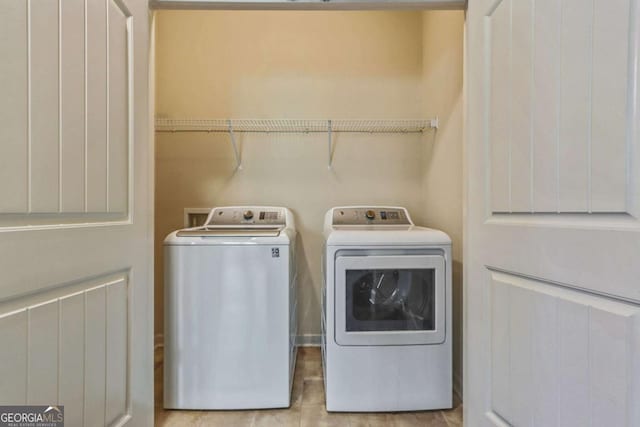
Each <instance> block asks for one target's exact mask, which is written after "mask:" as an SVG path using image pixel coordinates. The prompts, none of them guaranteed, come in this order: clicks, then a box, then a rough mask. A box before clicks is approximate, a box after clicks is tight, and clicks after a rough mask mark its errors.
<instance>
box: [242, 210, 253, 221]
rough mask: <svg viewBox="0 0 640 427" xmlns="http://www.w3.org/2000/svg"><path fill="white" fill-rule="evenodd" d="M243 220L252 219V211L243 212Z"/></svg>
mask: <svg viewBox="0 0 640 427" xmlns="http://www.w3.org/2000/svg"><path fill="white" fill-rule="evenodd" d="M243 216H244V219H246V220H249V219H251V218H253V212H252V211H244V214H243Z"/></svg>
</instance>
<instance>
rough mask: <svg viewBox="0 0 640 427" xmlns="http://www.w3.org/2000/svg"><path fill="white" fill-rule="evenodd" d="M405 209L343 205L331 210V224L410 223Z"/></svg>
mask: <svg viewBox="0 0 640 427" xmlns="http://www.w3.org/2000/svg"><path fill="white" fill-rule="evenodd" d="M412 224H413V223H412V222H411V218H409V214H408V213H407V211H406V209H403V208H386V207H345V208H335V209H334V210H333V225H412Z"/></svg>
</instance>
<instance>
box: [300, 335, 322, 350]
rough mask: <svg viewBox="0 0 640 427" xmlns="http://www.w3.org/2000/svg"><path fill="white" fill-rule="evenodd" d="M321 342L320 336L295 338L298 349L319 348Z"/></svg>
mask: <svg viewBox="0 0 640 427" xmlns="http://www.w3.org/2000/svg"><path fill="white" fill-rule="evenodd" d="M321 342H322V335H320V334H305V335H298V336H297V337H296V345H297V346H298V347H319V346H320V343H321Z"/></svg>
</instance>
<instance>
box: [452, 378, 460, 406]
mask: <svg viewBox="0 0 640 427" xmlns="http://www.w3.org/2000/svg"><path fill="white" fill-rule="evenodd" d="M453 392H454V393H455V394H456V396H458V399H460V401H461V402H462V376H461V375H460V373H458V372H454V373H453Z"/></svg>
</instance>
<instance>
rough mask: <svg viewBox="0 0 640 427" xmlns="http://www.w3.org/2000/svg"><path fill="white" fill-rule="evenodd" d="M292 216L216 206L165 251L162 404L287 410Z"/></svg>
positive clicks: (292, 320)
mask: <svg viewBox="0 0 640 427" xmlns="http://www.w3.org/2000/svg"><path fill="white" fill-rule="evenodd" d="M295 239H296V230H295V226H294V221H293V216H292V214H291V212H290V211H289V210H288V209H286V208H275V207H259V206H255V207H253V206H252V207H246V206H245V207H223V208H215V209H213V210H212V211H211V212H210V213H209V216H208V218H207V222H206V224H205V226H203V227H196V228H188V229H184V230H178V231H176V232H173V233H171V234H170V235H169V236H168V237H167V238H166V239H165V242H164V246H165V251H164V256H165V266H166V267H165V284H164V288H165V294H164V303H165V304H164V305H165V313H164V317H165V350H164V357H165V359H164V407H165V408H169V409H255V408H281V407H288V406H289V404H290V398H291V393H290V392H291V385H292V382H293V372H294V368H295V358H296V346H295V337H296V283H295V282H296V281H295V272H296V267H295V265H296V264H295V248H294V246H295Z"/></svg>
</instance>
